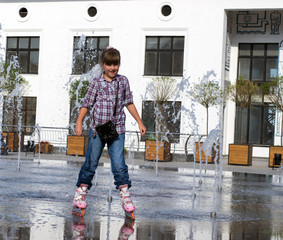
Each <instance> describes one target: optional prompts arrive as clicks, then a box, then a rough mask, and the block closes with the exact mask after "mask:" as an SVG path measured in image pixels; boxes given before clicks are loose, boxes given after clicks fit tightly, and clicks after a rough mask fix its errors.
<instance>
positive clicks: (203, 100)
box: [192, 80, 222, 136]
mask: <svg viewBox="0 0 283 240" xmlns="http://www.w3.org/2000/svg"><path fill="white" fill-rule="evenodd" d="M221 96H222V91H221V88H220V86H219V84H218V83H215V82H213V81H211V80H209V81H207V82H205V81H203V82H201V83H199V84H195V85H194V87H193V93H192V97H193V98H194V99H195V101H196V102H198V103H200V104H201V105H203V106H204V107H205V108H206V136H208V119H209V116H208V109H209V107H212V106H214V105H216V104H217V103H218V101H219V99H220V97H221Z"/></svg>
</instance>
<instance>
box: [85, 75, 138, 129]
mask: <svg viewBox="0 0 283 240" xmlns="http://www.w3.org/2000/svg"><path fill="white" fill-rule="evenodd" d="M118 82H119V91H118V99H117V105H116V116H115V117H114V119H113V110H114V104H115V99H116V92H117V86H118ZM130 103H133V95H132V92H131V91H130V85H129V81H128V79H127V77H125V76H123V75H119V74H117V75H116V77H115V78H114V79H113V80H112V82H109V81H107V80H106V79H105V78H104V76H103V74H102V75H101V76H100V77H98V78H94V79H93V80H92V82H91V83H90V86H89V89H88V92H87V94H86V96H85V98H84V101H83V104H82V105H81V107H85V108H87V109H88V111H89V112H90V128H91V129H92V130H93V131H94V133H96V131H95V126H97V125H100V124H103V123H105V122H107V121H108V120H113V122H114V124H115V127H116V131H117V132H118V134H122V133H125V131H126V129H125V120H126V115H125V113H124V106H127V105H129V104H130Z"/></svg>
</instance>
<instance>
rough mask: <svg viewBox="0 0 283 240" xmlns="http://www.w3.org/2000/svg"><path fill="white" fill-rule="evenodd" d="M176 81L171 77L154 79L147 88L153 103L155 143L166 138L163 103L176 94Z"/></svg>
mask: <svg viewBox="0 0 283 240" xmlns="http://www.w3.org/2000/svg"><path fill="white" fill-rule="evenodd" d="M175 83H176V80H175V79H174V78H172V77H165V76H162V77H156V78H154V79H153V80H152V83H151V85H150V87H149V95H150V96H151V97H152V99H153V100H154V103H155V115H156V120H155V122H156V124H155V135H156V140H157V141H162V140H163V139H164V138H165V137H166V131H167V129H168V128H167V122H166V118H165V117H164V112H165V109H164V103H165V102H166V101H168V100H169V99H170V98H171V97H173V96H174V94H175V93H176V90H177V88H176V85H175Z"/></svg>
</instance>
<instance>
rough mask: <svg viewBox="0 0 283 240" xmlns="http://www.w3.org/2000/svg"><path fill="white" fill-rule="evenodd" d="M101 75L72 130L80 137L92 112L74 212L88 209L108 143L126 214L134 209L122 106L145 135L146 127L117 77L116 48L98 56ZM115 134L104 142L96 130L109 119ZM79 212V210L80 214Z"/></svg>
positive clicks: (124, 81)
mask: <svg viewBox="0 0 283 240" xmlns="http://www.w3.org/2000/svg"><path fill="white" fill-rule="evenodd" d="M100 65H101V67H102V70H103V72H102V74H101V76H99V77H97V78H94V79H93V81H92V82H91V84H90V86H89V89H88V92H87V95H86V97H85V99H84V101H83V104H82V105H81V109H80V112H79V115H78V118H77V122H76V127H75V131H76V134H77V135H78V136H80V135H82V122H83V119H84V117H85V115H86V114H87V112H88V111H89V112H90V113H91V118H90V120H91V121H90V129H89V140H88V147H87V152H86V157H85V162H84V164H83V165H82V167H81V170H80V172H79V177H78V181H77V184H76V186H77V191H76V194H75V197H74V199H73V204H74V209H75V211H74V210H73V212H74V213H76V214H78V215H81V216H82V215H83V214H84V209H85V208H86V207H87V203H86V195H87V192H88V190H89V189H90V188H91V186H92V180H93V177H94V174H95V170H96V168H97V166H98V162H99V159H100V157H101V154H102V151H103V148H104V146H105V144H107V148H108V153H109V156H110V160H111V166H112V173H113V175H114V180H115V182H114V184H115V185H116V189H119V190H120V196H121V204H122V208H123V209H124V210H125V212H126V213H127V212H128V213H131V216H132V217H134V215H133V211H134V210H135V206H134V204H133V203H132V200H131V197H130V196H131V194H130V192H129V188H130V187H131V181H130V180H129V174H128V166H127V165H126V163H125V159H124V143H125V113H124V107H126V108H127V109H128V111H129V112H130V113H131V115H132V116H133V117H134V119H135V120H136V121H137V123H138V125H139V130H140V132H141V134H142V135H143V134H145V132H146V128H145V126H144V125H143V123H142V120H141V118H140V116H139V114H138V112H137V110H136V107H135V105H134V103H133V95H132V92H131V91H130V86H129V82H128V79H127V77H125V76H123V75H119V74H118V71H119V67H120V52H119V51H118V50H117V49H115V48H111V47H110V48H107V49H106V50H105V51H104V52H103V53H102V55H101V63H100ZM117 88H118V98H117V104H116V115H115V117H114V118H113V106H114V102H115V99H116V91H117ZM112 118H113V122H114V125H115V128H116V131H117V133H118V137H116V138H114V139H112V140H110V141H108V142H104V141H102V140H101V139H100V137H99V135H98V134H97V132H96V130H95V127H96V126H97V125H100V124H103V123H105V122H107V121H108V120H112ZM80 210H82V211H80Z"/></svg>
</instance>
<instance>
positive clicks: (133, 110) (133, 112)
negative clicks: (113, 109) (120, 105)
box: [127, 103, 146, 135]
mask: <svg viewBox="0 0 283 240" xmlns="http://www.w3.org/2000/svg"><path fill="white" fill-rule="evenodd" d="M127 109H128V111H129V112H130V114H131V115H132V116H133V118H134V119H135V120H136V121H137V123H138V124H139V129H140V132H141V135H144V134H145V132H146V127H145V126H144V125H143V123H142V120H141V118H140V115H139V113H138V111H137V109H136V106H135V104H133V103H130V104H129V105H127Z"/></svg>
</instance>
